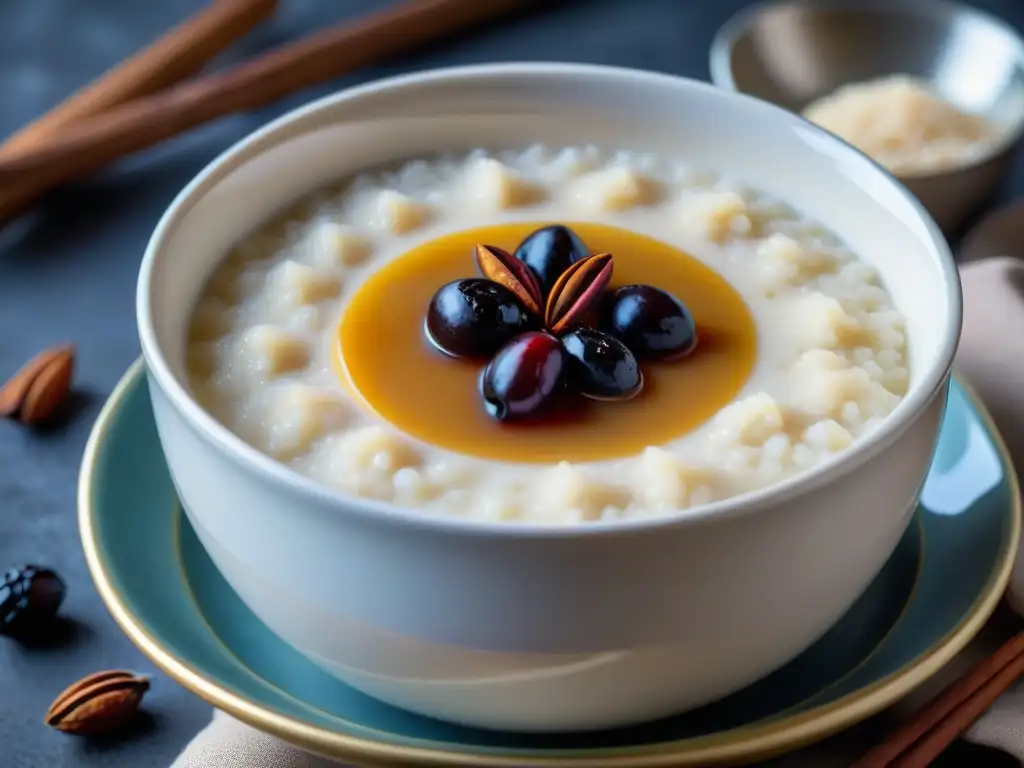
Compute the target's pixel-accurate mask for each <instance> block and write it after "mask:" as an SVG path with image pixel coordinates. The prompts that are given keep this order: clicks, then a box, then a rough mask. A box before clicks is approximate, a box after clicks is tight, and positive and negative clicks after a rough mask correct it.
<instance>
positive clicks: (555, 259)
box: [515, 224, 590, 296]
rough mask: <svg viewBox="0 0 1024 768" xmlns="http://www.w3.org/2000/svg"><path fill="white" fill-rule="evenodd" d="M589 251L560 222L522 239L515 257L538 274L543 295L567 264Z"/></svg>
mask: <svg viewBox="0 0 1024 768" xmlns="http://www.w3.org/2000/svg"><path fill="white" fill-rule="evenodd" d="M589 255H590V249H588V248H587V246H586V245H585V244H584V242H583V241H582V240H581V239H580V238H579V236H578V235H577V234H576V233H575V232H573V231H572V230H571V229H569V228H568V227H566V226H563V225H562V224H555V225H553V226H550V227H543V228H542V229H538V230H537V231H535V232H533V233H532V234H530V235H529V236H528V237H527V238H526V239H525V240H523V242H521V243H520V244H519V247H518V248H516V252H515V257H516V258H517V259H519V260H520V261H522V262H524V263H525V264H526V265H527V266H528V267H530V269H532V270H533V271H534V274H536V275H537V279H538V280H539V281H540V287H541V290H542V292H543V293H544V295H545V296H546V295H547V294H548V292H549V291H550V290H551V286H553V285H554V284H555V281H556V280H557V279H558V277H559V275H561V274H562V273H563V272H565V270H566V269H568V268H569V265H571V264H574V263H575V262H577V261H579V260H580V259H583V258H586V257H587V256H589Z"/></svg>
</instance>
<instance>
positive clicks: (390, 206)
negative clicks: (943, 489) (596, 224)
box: [189, 146, 908, 524]
mask: <svg viewBox="0 0 1024 768" xmlns="http://www.w3.org/2000/svg"><path fill="white" fill-rule="evenodd" d="M581 220H599V221H601V222H603V223H607V224H613V225H617V226H621V227H624V228H627V229H632V230H634V231H637V232H640V233H643V234H647V235H650V236H652V237H655V238H658V239H660V240H662V241H664V242H667V243H670V244H672V245H674V246H676V247H678V248H680V249H681V250H684V251H686V252H688V253H690V254H692V255H694V256H695V257H697V258H698V259H700V260H702V261H704V262H705V263H707V264H709V265H710V266H712V267H713V268H714V269H715V270H717V271H718V272H719V273H720V274H721V275H723V276H724V277H725V278H726V279H728V280H729V281H730V282H731V283H732V284H733V286H734V287H736V289H737V290H738V291H739V292H740V293H741V295H743V297H744V299H745V300H746V301H747V304H748V306H749V308H750V310H751V313H752V314H753V316H754V319H755V321H756V323H757V327H758V358H757V362H756V364H755V367H754V371H753V373H752V375H751V377H750V379H749V381H748V382H747V383H746V385H745V386H744V388H743V389H742V391H741V392H740V394H739V395H738V397H737V398H736V399H735V400H734V401H733V402H732V403H731V404H729V405H728V406H726V407H725V408H723V409H722V410H720V411H719V412H718V413H717V414H716V415H715V416H714V417H713V418H711V419H710V420H709V421H708V422H706V423H705V424H704V425H703V426H701V427H700V428H699V429H697V430H695V431H693V432H691V433H689V434H686V435H683V436H681V437H679V438H678V439H676V440H674V441H672V442H670V443H668V444H666V445H652V446H650V447H648V448H647V449H646V450H644V451H643V452H641V453H640V454H639V455H635V456H629V457H624V458H621V459H617V460H611V461H602V462H593V463H580V464H573V463H569V462H562V463H559V464H557V465H544V464H513V463H505V462H498V461H489V460H483V459H479V458H475V457H473V456H468V455H463V454H457V453H454V452H451V451H447V450H443V449H439V448H437V447H434V446H430V445H426V444H424V443H421V442H419V441H417V440H414V439H413V438H411V437H409V436H407V435H405V434H404V433H402V432H400V431H399V430H397V429H395V428H394V427H392V426H391V425H389V424H388V423H386V422H384V421H382V420H381V419H380V418H379V417H378V416H376V414H374V413H373V412H372V410H371V409H369V408H368V407H367V406H366V404H365V403H364V402H362V401H361V399H360V398H359V396H358V395H357V394H355V393H354V392H353V391H352V389H351V388H350V387H348V386H346V384H345V383H343V381H342V380H340V379H339V377H338V375H337V373H336V367H335V361H334V357H335V348H336V344H337V337H336V328H337V323H338V320H339V318H340V317H341V314H342V311H343V308H344V306H345V303H346V299H347V297H350V296H351V295H352V294H353V293H354V292H355V291H356V290H358V287H359V285H360V283H361V281H362V280H363V279H364V278H365V277H366V276H367V275H369V274H371V273H373V272H374V271H376V270H377V269H379V268H380V267H381V266H382V265H383V264H385V263H387V262H388V261H389V260H391V259H393V258H395V257H398V256H401V255H402V254H403V253H404V252H405V251H407V250H409V248H411V247H412V246H414V245H416V244H418V243H420V242H424V241H426V240H428V239H431V238H434V237H437V236H438V235H440V234H443V233H445V232H450V231H454V230H459V229H464V228H468V227H473V226H483V225H487V224H495V223H500V222H507V221H581ZM467 266H468V265H467ZM469 271H471V268H469ZM697 320H698V324H699V322H700V318H697ZM189 370H190V378H191V386H192V389H193V392H194V394H195V395H196V397H197V399H198V400H199V402H200V403H201V404H202V405H203V406H204V407H205V408H206V409H208V410H209V412H210V413H211V414H212V415H213V416H214V417H215V418H217V419H218V420H220V421H221V422H222V423H223V424H225V425H226V426H227V427H228V428H229V429H231V430H232V431H234V432H235V433H236V434H238V435H239V436H240V437H241V438H242V439H243V440H245V441H247V442H248V443H250V444H251V445H253V446H254V447H256V448H257V449H259V450H261V451H264V452H266V453H267V454H269V455H271V456H273V457H275V458H277V459H279V460H280V461H282V462H284V463H286V464H288V465H290V466H291V467H293V468H294V469H295V470H296V471H298V472H300V473H302V474H305V475H307V476H309V477H311V478H314V479H316V480H318V481H320V482H322V483H325V484H327V485H330V486H333V487H336V488H339V489H341V490H343V491H346V492H349V493H352V494H355V495H359V496H363V497H368V498H373V499H378V500H383V501H387V502H392V503H396V504H399V505H403V506H410V507H416V508H418V509H422V510H424V511H425V512H429V513H436V514H443V515H452V516H458V517H465V518H477V519H483V520H494V521H510V522H514V521H527V522H533V523H547V524H572V523H580V522H586V521H591V520H601V519H617V518H629V517H644V516H656V515H664V514H668V513H671V512H674V511H677V510H679V509H683V508H686V507H690V506H694V505H699V504H704V503H707V502H710V501H713V500H716V499H722V498H726V497H729V496H733V495H736V494H739V493H743V492H746V491H750V490H753V489H757V488H760V487H764V486H766V485H770V484H772V483H776V482H778V481H780V480H782V479H784V478H786V477H789V476H791V475H793V474H795V473H798V472H800V471H802V470H805V469H808V468H810V467H812V466H814V465H815V464H817V463H819V462H821V461H823V460H824V459H826V458H827V457H829V456H832V455H833V454H835V453H838V452H840V451H843V450H845V449H846V448H848V447H849V446H850V445H851V444H852V443H853V442H854V441H856V440H857V439H859V438H861V437H863V436H864V435H866V434H868V433H870V432H871V431H872V430H873V429H874V428H875V427H877V425H878V424H879V423H881V421H882V420H883V419H885V417H886V416H887V415H888V414H889V413H890V412H891V411H892V410H893V409H894V408H895V407H896V405H897V404H898V403H899V402H900V400H901V399H902V397H903V396H904V394H905V393H906V390H907V386H908V370H907V354H906V333H905V324H904V319H903V317H902V316H901V314H900V313H899V312H898V311H897V310H896V309H895V308H894V307H893V304H892V301H891V299H890V296H889V294H888V292H887V291H886V290H885V288H884V287H883V286H882V284H881V283H880V281H879V277H878V274H877V273H876V271H875V269H874V268H873V267H871V266H870V265H868V264H866V263H865V262H863V261H860V260H859V259H858V258H857V257H856V256H855V255H854V254H853V253H852V252H850V251H849V250H848V249H847V248H846V247H844V246H843V244H842V243H841V242H839V241H838V239H837V238H836V237H835V236H834V235H833V234H832V233H831V232H829V231H828V230H827V229H825V228H823V227H822V226H820V225H819V224H817V223H816V222H813V221H810V220H808V219H806V218H804V217H802V216H801V215H800V214H799V213H797V212H796V211H794V210H792V209H791V208H790V207H788V206H786V205H785V204H783V203H781V202H780V201H777V200H774V199H771V198H769V197H768V196H766V195H763V194H760V193H758V192H756V191H753V190H749V189H745V188H743V187H741V186H738V185H735V184H731V183H729V182H728V181H726V180H722V179H719V178H717V177H716V176H715V175H713V174H710V173H704V172H699V171H695V170H692V169H690V168H688V167H686V166H684V165H682V164H680V163H676V162H671V161H665V160H663V159H659V158H656V157H654V156H651V155H648V154H644V153H638V152H606V151H602V150H601V149H598V148H596V147H592V146H586V147H572V148H565V149H549V148H546V147H542V146H532V147H529V148H527V149H525V150H520V151H508V152H500V153H496V154H490V153H486V152H483V151H474V152H472V153H469V154H468V155H463V156H451V157H447V156H446V157H438V158H434V159H430V160H416V161H412V162H408V163H406V164H405V165H403V166H401V167H400V168H398V169H397V170H394V171H388V172H379V173H368V174H365V175H362V176H359V177H358V178H356V179H354V180H353V181H352V182H351V183H349V184H347V185H345V186H343V187H341V188H339V189H335V190H328V191H325V192H322V193H318V194H316V195H313V196H311V197H309V198H308V199H306V200H304V201H302V202H301V203H299V204H298V205H296V206H294V207H293V208H291V209H290V210H289V211H287V212H286V213H284V214H282V215H281V216H279V217H277V218H276V219H275V220H274V221H272V222H270V223H268V224H267V226H266V227H264V228H263V229H261V230H259V231H256V232H255V233H254V234H252V235H250V236H249V237H247V238H246V239H245V240H243V241H242V242H241V243H240V244H239V245H238V246H237V247H236V248H235V249H234V250H233V251H232V252H231V253H230V254H228V256H227V258H226V259H225V261H224V262H223V263H222V265H221V266H220V267H219V268H218V269H217V270H216V271H215V273H214V274H213V276H212V277H211V279H210V282H209V284H208V286H207V288H206V290H205V292H204V294H203V296H202V297H201V298H200V300H199V302H198V304H197V306H196V308H195V312H194V317H193V324H192V329H191V334H190V342H189ZM477 405H478V404H477V403H467V407H477ZM608 407H614V405H609V406H608Z"/></svg>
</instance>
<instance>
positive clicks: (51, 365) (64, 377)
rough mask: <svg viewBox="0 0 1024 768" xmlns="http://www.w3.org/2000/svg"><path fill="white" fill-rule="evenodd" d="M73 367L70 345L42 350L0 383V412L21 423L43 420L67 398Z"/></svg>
mask: <svg viewBox="0 0 1024 768" xmlns="http://www.w3.org/2000/svg"><path fill="white" fill-rule="evenodd" d="M74 369H75V348H74V346H73V345H71V344H62V345H60V346H56V347H51V348H49V349H45V350H43V351H42V352H40V353H39V354H38V355H36V356H35V357H34V358H32V359H31V360H29V361H28V362H27V363H25V365H23V366H22V367H21V369H20V370H19V371H18V372H17V373H15V374H14V376H12V377H11V378H10V379H8V380H7V382H6V383H5V384H4V385H3V387H0V416H4V417H7V418H13V419H17V420H18V421H20V422H21V423H23V424H39V423H41V422H44V421H46V420H47V419H49V418H50V417H51V416H53V415H54V413H55V412H56V411H57V409H58V408H59V407H60V406H61V405H62V404H63V403H64V401H65V400H67V396H68V393H69V392H70V391H71V379H72V376H73V375H74Z"/></svg>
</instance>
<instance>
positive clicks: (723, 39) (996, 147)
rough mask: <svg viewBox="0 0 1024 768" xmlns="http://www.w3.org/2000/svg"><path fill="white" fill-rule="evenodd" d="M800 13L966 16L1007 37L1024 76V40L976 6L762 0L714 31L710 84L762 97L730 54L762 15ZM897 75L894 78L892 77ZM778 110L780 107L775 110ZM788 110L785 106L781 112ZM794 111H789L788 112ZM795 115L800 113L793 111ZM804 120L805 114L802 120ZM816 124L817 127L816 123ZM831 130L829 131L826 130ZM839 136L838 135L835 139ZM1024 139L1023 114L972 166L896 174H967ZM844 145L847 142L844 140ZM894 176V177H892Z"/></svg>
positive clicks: (949, 0) (929, 1) (907, 177)
mask: <svg viewBox="0 0 1024 768" xmlns="http://www.w3.org/2000/svg"><path fill="white" fill-rule="evenodd" d="M787 6H789V7H794V8H802V9H805V10H813V11H828V10H836V9H843V8H846V9H850V10H857V11H877V12H886V13H904V14H906V13H912V14H915V15H918V16H925V17H928V18H936V19H941V20H946V21H948V20H949V19H950V18H952V17H954V16H964V17H967V18H972V19H974V20H975V21H977V22H979V23H982V24H985V25H987V26H988V27H990V28H992V29H993V30H996V31H998V32H999V33H1000V34H1002V35H1005V36H1006V38H1007V39H1008V40H1010V41H1012V42H1013V43H1014V45H1015V47H1016V49H1017V66H1018V68H1019V69H1021V70H1022V71H1024V37H1022V36H1021V35H1020V34H1019V33H1018V32H1017V30H1016V29H1014V28H1013V26H1012V25H1010V24H1008V23H1007V22H1006V21H1004V20H1003V19H1001V18H999V17H998V16H996V15H995V14H992V13H989V12H988V11H985V10H983V9H981V8H975V7H974V6H972V5H966V4H964V3H958V2H953V0H821V2H818V3H816V4H814V5H810V4H807V3H804V2H802V1H801V0H761V1H760V2H756V3H754V4H753V5H749V6H747V7H745V8H743V9H742V10H740V11H737V12H736V13H735V14H733V15H732V16H730V17H729V18H728V19H727V20H726V21H725V23H724V24H722V26H720V27H719V28H718V31H717V32H715V35H714V37H713V38H712V39H711V46H710V47H709V49H708V72H709V73H710V75H711V82H712V84H714V85H715V86H716V87H718V88H722V89H723V90H726V91H729V92H730V93H737V94H743V95H745V96H752V97H754V98H760V97H759V96H758V95H757V94H754V93H750V92H747V91H744V90H741V89H740V88H739V87H738V86H737V85H736V80H735V78H734V77H733V73H732V61H731V59H732V52H733V49H734V48H735V47H736V43H737V41H738V40H739V39H740V38H741V37H742V36H743V35H744V34H746V32H747V31H748V30H749V29H750V27H751V26H752V24H753V22H754V20H755V19H757V18H758V17H760V16H761V15H763V14H764V13H766V12H768V11H771V10H774V9H777V8H784V7H787ZM892 74H896V73H892ZM762 100H764V99H762ZM777 106H778V105H777ZM781 108H783V109H785V108H784V107H781ZM787 111H791V110H787ZM793 114H799V113H797V112H795V111H793ZM801 117H802V115H801ZM815 125H816V124H815ZM823 130H827V129H823ZM832 135H833V136H836V134H832ZM1022 135H1024V111H1022V112H1021V114H1020V115H1019V116H1018V118H1017V121H1016V122H1015V123H1014V124H1013V125H1012V126H1011V127H1010V129H1009V130H1007V131H1006V132H1005V134H1004V135H1003V136H1002V137H1001V138H1000V139H999V140H998V141H996V142H993V144H992V146H991V147H989V149H988V151H986V152H985V153H983V154H981V155H979V156H978V157H976V158H974V159H973V160H971V161H970V162H969V163H966V164H963V165H957V166H954V167H952V168H948V169H946V170H941V171H914V172H908V173H901V174H898V175H896V174H892V175H894V176H896V178H898V179H900V180H901V181H906V182H915V181H927V180H929V179H939V178H943V177H948V176H951V175H955V174H957V173H962V172H964V171H968V170H970V169H971V168H977V167H979V166H982V165H985V164H986V163H989V162H991V161H993V160H994V159H996V158H998V157H999V156H1001V155H1003V154H1005V153H1007V152H1009V151H1011V150H1012V148H1013V147H1014V146H1015V145H1016V144H1017V143H1018V142H1019V141H1020V140H1021V137H1022ZM836 137H837V138H840V140H841V141H845V139H841V137H838V136H836ZM890 173H891V172H890Z"/></svg>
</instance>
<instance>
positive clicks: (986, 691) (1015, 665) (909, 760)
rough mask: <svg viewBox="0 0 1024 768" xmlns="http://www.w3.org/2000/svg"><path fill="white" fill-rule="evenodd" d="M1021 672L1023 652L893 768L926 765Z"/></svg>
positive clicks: (925, 767) (943, 720)
mask: <svg viewBox="0 0 1024 768" xmlns="http://www.w3.org/2000/svg"><path fill="white" fill-rule="evenodd" d="M1022 674H1024V654H1022V655H1020V656H1018V657H1017V658H1015V659H1014V660H1013V661H1011V662H1010V663H1009V664H1008V665H1006V666H1005V667H1004V668H1003V669H1002V670H1000V672H999V673H998V674H997V675H995V677H993V678H992V679H991V680H989V681H988V682H987V683H985V684H984V685H983V686H982V687H981V688H979V689H978V690H977V691H976V692H975V693H974V694H972V695H971V696H969V697H968V698H967V699H966V700H965V701H964V702H963V704H961V705H960V706H959V707H957V708H956V709H954V710H953V711H952V712H950V713H949V715H948V716H947V717H945V718H943V719H942V720H941V721H940V722H939V723H938V725H936V726H935V727H934V728H932V730H930V731H929V732H928V733H926V734H925V735H924V736H922V737H921V739H920V740H919V741H918V742H917V743H916V744H915V745H914V746H913V748H911V749H910V750H908V751H907V752H906V753H905V754H904V755H903V756H902V757H900V758H899V759H898V760H896V761H895V762H894V763H893V764H892V767H893V768H927V766H929V765H931V764H932V762H933V761H934V760H935V759H936V758H937V757H938V756H939V755H941V754H942V753H943V752H944V751H945V750H946V748H947V747H948V746H949V745H950V744H952V743H953V741H954V740H955V739H956V738H957V737H959V736H960V734H962V733H963V732H964V731H966V730H967V729H968V728H970V727H971V725H972V724H973V723H974V721H975V720H977V719H978V718H979V717H981V715H982V714H983V713H984V712H985V710H986V709H988V708H989V707H991V706H992V705H993V704H994V703H995V701H996V699H998V698H999V697H1000V696H1002V695H1003V694H1004V693H1005V692H1006V690H1007V689H1008V688H1009V687H1010V686H1011V685H1013V684H1014V683H1015V682H1016V681H1017V680H1018V679H1020V676H1021V675H1022Z"/></svg>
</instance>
